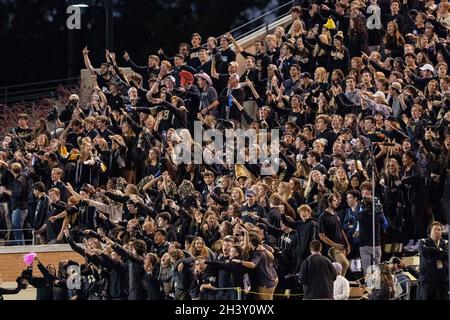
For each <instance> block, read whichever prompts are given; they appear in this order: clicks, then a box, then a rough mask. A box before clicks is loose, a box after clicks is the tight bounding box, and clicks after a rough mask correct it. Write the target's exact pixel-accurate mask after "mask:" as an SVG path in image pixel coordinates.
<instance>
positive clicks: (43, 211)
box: [33, 195, 49, 230]
mask: <svg viewBox="0 0 450 320" xmlns="http://www.w3.org/2000/svg"><path fill="white" fill-rule="evenodd" d="M48 210H49V199H48V198H47V196H45V195H44V196H42V197H41V198H40V199H38V201H37V205H36V211H35V212H33V214H34V221H33V229H34V230H39V229H40V228H41V227H42V226H43V225H44V224H45V223H46V222H47V217H48Z"/></svg>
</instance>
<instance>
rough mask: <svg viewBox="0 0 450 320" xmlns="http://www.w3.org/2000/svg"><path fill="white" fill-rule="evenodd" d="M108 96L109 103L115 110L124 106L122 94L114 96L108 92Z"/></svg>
mask: <svg viewBox="0 0 450 320" xmlns="http://www.w3.org/2000/svg"><path fill="white" fill-rule="evenodd" d="M106 98H107V99H108V105H109V106H110V107H111V110H113V111H115V110H120V109H122V108H123V105H124V100H123V97H122V96H121V95H119V94H118V95H116V96H114V95H112V94H108V95H107V96H106Z"/></svg>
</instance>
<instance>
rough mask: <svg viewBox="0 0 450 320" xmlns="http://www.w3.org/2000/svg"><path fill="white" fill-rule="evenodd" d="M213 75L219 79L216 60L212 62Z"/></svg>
mask: <svg viewBox="0 0 450 320" xmlns="http://www.w3.org/2000/svg"><path fill="white" fill-rule="evenodd" d="M211 77H213V78H214V79H217V80H219V74H218V73H217V70H216V62H215V61H212V63H211Z"/></svg>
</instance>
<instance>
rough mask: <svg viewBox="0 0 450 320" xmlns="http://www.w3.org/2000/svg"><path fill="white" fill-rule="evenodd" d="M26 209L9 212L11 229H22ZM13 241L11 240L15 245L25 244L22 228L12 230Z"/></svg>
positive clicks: (26, 212)
mask: <svg viewBox="0 0 450 320" xmlns="http://www.w3.org/2000/svg"><path fill="white" fill-rule="evenodd" d="M27 214H28V210H21V209H16V210H14V211H13V212H12V214H11V221H12V229H13V230H14V229H22V228H23V223H24V222H25V218H26V217H27ZM13 235H14V241H12V243H13V244H15V245H19V246H20V245H22V246H23V245H25V239H24V236H23V230H20V231H13Z"/></svg>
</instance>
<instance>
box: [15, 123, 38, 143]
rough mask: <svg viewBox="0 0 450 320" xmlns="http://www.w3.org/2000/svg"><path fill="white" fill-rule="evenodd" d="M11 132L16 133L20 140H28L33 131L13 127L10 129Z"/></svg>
mask: <svg viewBox="0 0 450 320" xmlns="http://www.w3.org/2000/svg"><path fill="white" fill-rule="evenodd" d="M11 131H12V133H13V134H15V135H17V137H19V138H20V139H22V140H25V141H27V142H30V141H31V139H32V135H33V131H32V130H31V129H30V128H26V129H22V128H19V127H17V128H14V129H12V130H11Z"/></svg>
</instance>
